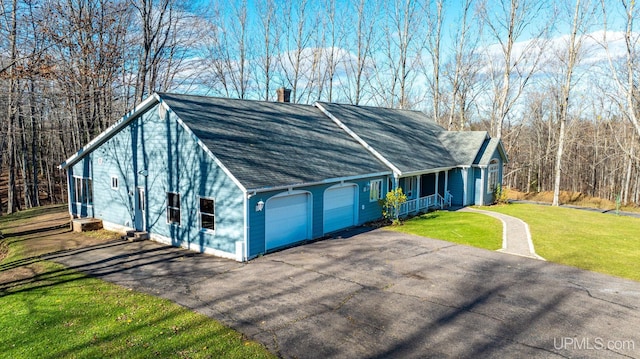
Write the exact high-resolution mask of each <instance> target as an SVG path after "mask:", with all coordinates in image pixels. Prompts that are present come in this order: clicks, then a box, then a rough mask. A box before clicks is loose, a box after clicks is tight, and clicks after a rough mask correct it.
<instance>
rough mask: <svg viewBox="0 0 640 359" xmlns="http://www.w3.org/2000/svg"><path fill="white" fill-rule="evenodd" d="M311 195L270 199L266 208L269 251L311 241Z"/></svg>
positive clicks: (266, 234) (266, 231)
mask: <svg viewBox="0 0 640 359" xmlns="http://www.w3.org/2000/svg"><path fill="white" fill-rule="evenodd" d="M310 197H311V196H310V195H309V193H300V194H293V195H287V196H278V197H273V198H270V199H269V200H268V201H267V203H266V206H265V222H266V223H265V241H266V247H267V250H269V249H273V248H277V247H281V246H285V245H287V244H292V243H295V242H299V241H302V240H305V239H309V233H310V232H311V231H310V230H309V229H310V226H311V216H310V215H311V211H310Z"/></svg>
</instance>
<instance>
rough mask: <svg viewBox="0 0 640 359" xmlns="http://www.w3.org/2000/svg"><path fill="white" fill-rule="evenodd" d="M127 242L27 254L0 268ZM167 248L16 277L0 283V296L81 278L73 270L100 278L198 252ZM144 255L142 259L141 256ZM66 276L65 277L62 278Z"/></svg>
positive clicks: (60, 257) (58, 257) (88, 251)
mask: <svg viewBox="0 0 640 359" xmlns="http://www.w3.org/2000/svg"><path fill="white" fill-rule="evenodd" d="M125 244H128V242H126V241H123V240H118V241H112V242H109V243H106V244H99V245H95V246H90V247H85V248H81V249H73V250H65V251H59V252H55V253H50V254H46V255H41V256H36V257H31V258H27V259H24V260H18V261H14V262H10V263H7V264H5V265H3V266H1V267H0V270H8V269H13V268H17V267H21V266H27V265H29V264H33V263H37V262H40V261H48V260H50V261H56V260H61V259H64V258H65V257H73V256H79V255H85V256H86V255H88V254H89V253H90V252H92V251H97V250H103V249H107V248H110V247H117V246H122V245H125ZM171 249H175V248H173V247H171V246H162V247H157V248H151V249H146V250H139V251H135V252H130V253H127V254H121V255H116V256H111V257H107V258H104V259H98V260H95V261H90V262H86V261H85V262H84V263H83V264H79V265H71V266H67V267H65V268H61V269H55V270H49V271H46V272H43V273H38V274H35V275H33V276H31V277H28V278H22V279H16V280H12V281H8V282H4V283H1V284H0V297H3V296H7V295H11V294H14V293H20V292H24V291H29V290H33V289H39V288H43V287H49V286H53V285H59V284H62V283H67V282H70V281H73V280H77V279H81V278H82V276H78V275H77V274H78V273H76V272H82V273H84V274H87V275H90V276H92V277H97V278H100V277H102V276H107V275H111V274H114V273H118V272H122V271H126V270H131V269H134V268H138V267H142V266H148V265H153V264H155V263H160V262H164V261H171V260H174V259H178V258H184V257H190V256H193V255H198V253H195V252H194V253H191V252H182V251H181V252H175V251H173V250H171ZM141 257H144V260H141ZM67 277H69V279H66V278H67ZM17 286H25V287H24V288H20V289H15V290H12V288H15V287H17Z"/></svg>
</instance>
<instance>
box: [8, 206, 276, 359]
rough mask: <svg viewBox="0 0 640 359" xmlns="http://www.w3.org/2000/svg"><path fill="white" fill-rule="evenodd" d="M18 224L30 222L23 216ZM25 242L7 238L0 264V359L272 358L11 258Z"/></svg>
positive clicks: (185, 319) (112, 291)
mask: <svg viewBox="0 0 640 359" xmlns="http://www.w3.org/2000/svg"><path fill="white" fill-rule="evenodd" d="M45 212H46V211H45ZM40 213H42V210H36V211H33V212H32V214H34V215H37V214H40ZM18 217H19V218H20V220H25V219H28V218H29V216H28V213H24V212H23V213H21V214H20V215H19V216H16V218H18ZM31 220H32V221H37V220H38V218H37V217H35V218H31ZM8 226H13V227H14V228H15V223H13V224H12V221H11V220H10V218H9V217H2V219H1V220H0V230H2V229H3V228H7V227H8ZM8 241H9V238H8V239H7V240H5V243H7V242H8ZM24 242H25V241H21V240H20V237H10V242H8V243H9V244H8V246H5V250H8V253H6V254H7V257H6V258H5V259H4V260H3V261H2V262H0V308H2V309H1V310H0V328H2V330H0V348H2V350H0V358H152V357H158V358H271V357H273V355H272V354H270V353H269V352H268V351H267V350H266V349H265V348H264V347H263V346H262V345H260V344H258V343H255V342H252V341H248V340H246V339H245V338H244V337H243V336H242V334H240V333H238V332H236V331H234V330H232V329H230V328H228V327H225V326H223V325H222V324H220V323H219V322H216V321H214V320H211V319H209V318H208V317H206V316H204V315H200V314H197V313H194V312H192V311H190V310H188V309H186V308H183V307H181V306H179V305H176V304H173V303H172V302H170V301H168V300H164V299H159V298H156V297H153V296H150V295H146V294H142V293H138V292H136V291H133V290H130V289H127V288H123V287H120V286H117V285H114V284H111V283H107V282H104V281H101V280H99V279H95V278H90V277H87V276H85V275H83V274H81V273H78V272H74V271H71V270H67V269H65V268H64V267H63V266H61V265H59V264H55V263H52V262H47V261H39V262H36V263H33V262H34V259H33V258H30V259H29V260H26V261H24V260H23V258H21V255H20V254H17V253H23V252H24V248H22V250H20V249H21V248H20V247H21V246H25V244H24ZM26 242H31V243H33V240H29V241H26ZM28 245H33V244H28Z"/></svg>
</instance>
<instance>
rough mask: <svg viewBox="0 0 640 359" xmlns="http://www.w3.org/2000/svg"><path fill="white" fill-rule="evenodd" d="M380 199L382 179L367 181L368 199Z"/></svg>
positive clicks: (371, 200)
mask: <svg viewBox="0 0 640 359" xmlns="http://www.w3.org/2000/svg"><path fill="white" fill-rule="evenodd" d="M379 199H382V180H381V179H376V180H371V182H369V201H370V202H373V201H377V200H379Z"/></svg>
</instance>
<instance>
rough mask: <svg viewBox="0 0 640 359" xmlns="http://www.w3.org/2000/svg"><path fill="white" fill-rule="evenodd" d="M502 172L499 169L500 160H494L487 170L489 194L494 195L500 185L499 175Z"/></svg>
mask: <svg viewBox="0 0 640 359" xmlns="http://www.w3.org/2000/svg"><path fill="white" fill-rule="evenodd" d="M499 172H500V168H499V167H498V160H496V159H493V160H491V162H489V167H488V168H487V173H488V175H487V194H492V193H493V192H494V191H495V189H496V186H497V185H498V173H499Z"/></svg>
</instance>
